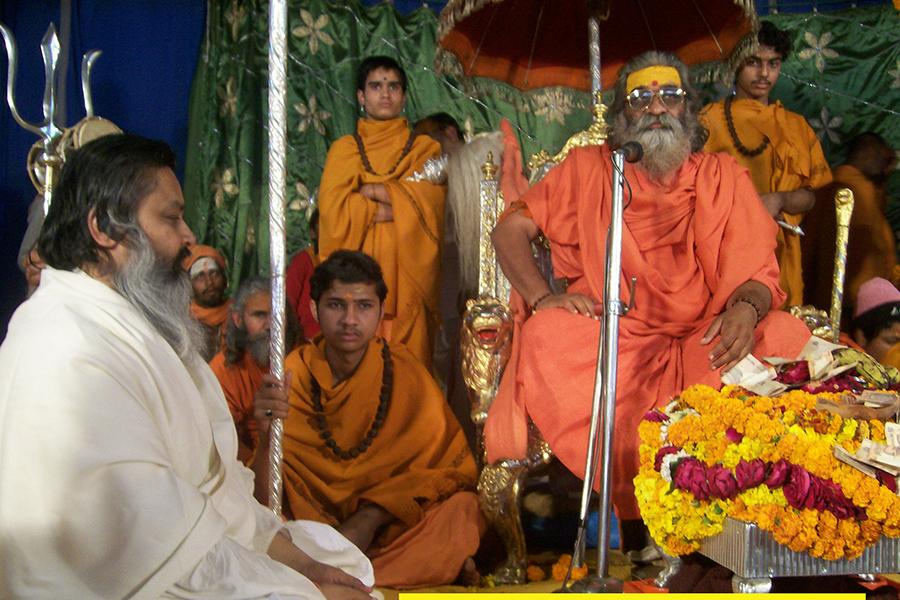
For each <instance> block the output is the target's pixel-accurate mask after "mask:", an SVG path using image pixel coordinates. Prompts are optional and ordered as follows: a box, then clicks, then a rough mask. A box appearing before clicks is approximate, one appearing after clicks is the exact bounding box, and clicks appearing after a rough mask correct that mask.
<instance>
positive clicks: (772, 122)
mask: <svg viewBox="0 0 900 600" xmlns="http://www.w3.org/2000/svg"><path fill="white" fill-rule="evenodd" d="M757 40H758V42H759V47H758V48H757V49H756V51H755V52H754V53H753V54H752V55H751V56H750V57H749V58H747V59H746V61H745V62H744V64H743V65H742V66H741V67H740V68H739V69H738V70H737V73H736V74H735V83H734V95H733V96H729V97H727V98H725V99H724V100H721V101H719V102H716V103H713V104H710V105H707V106H706V107H705V108H704V109H703V111H702V112H701V114H700V120H701V122H702V123H703V125H704V126H705V127H706V129H707V130H708V131H709V139H708V140H707V141H706V145H705V146H704V147H703V149H704V150H705V151H706V152H727V153H728V154H730V155H732V156H733V157H735V158H736V159H737V161H738V162H739V163H740V164H741V165H742V166H744V167H746V168H747V169H748V170H749V171H750V177H751V178H752V179H753V185H754V187H756V191H757V192H759V194H760V198H761V199H762V201H763V204H764V205H765V207H766V210H768V211H769V214H770V215H772V217H773V218H775V219H779V220H783V221H784V222H786V223H788V224H789V225H795V226H799V225H800V222H801V221H802V220H803V215H804V214H805V213H806V212H807V211H809V210H810V209H811V208H812V207H813V205H814V204H815V195H814V194H813V192H812V190H814V189H816V188H819V187H822V186H823V185H825V184H827V183H828V182H830V181H831V170H830V169H829V168H828V162H826V160H825V155H824V154H823V153H822V145H821V144H820V143H819V138H818V137H816V133H815V132H814V131H813V130H812V128H811V127H810V126H809V125H808V124H807V122H806V119H804V118H803V116H801V115H798V114H797V113H794V112H791V111H789V110H787V109H786V108H784V106H783V105H782V104H781V102H779V101H778V100H775V101H774V102H772V101H770V100H769V94H770V93H771V91H772V88H773V87H774V86H775V83H776V82H777V81H778V77H779V76H780V75H781V62H782V61H783V60H784V59H785V57H787V55H788V52H789V51H790V49H791V38H790V35H788V34H787V33H785V32H783V31H781V30H779V29H778V28H776V27H775V26H774V25H773V24H772V23H769V22H768V21H763V22H762V23H761V24H760V29H759V34H758V36H757ZM777 240H778V249H777V250H776V255H777V257H778V265H779V267H780V268H781V276H780V283H781V288H782V289H783V290H784V291H785V292H786V293H787V300H786V302H785V306H794V305H799V304H803V275H802V266H801V258H800V236H799V235H798V234H797V233H793V232H791V231H788V230H787V229H786V228H779V229H778V233H777Z"/></svg>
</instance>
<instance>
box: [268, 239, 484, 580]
mask: <svg viewBox="0 0 900 600" xmlns="http://www.w3.org/2000/svg"><path fill="white" fill-rule="evenodd" d="M311 287H312V298H313V312H314V313H315V315H316V318H317V319H318V320H319V325H320V326H321V327H322V335H321V336H319V337H318V338H316V340H315V342H314V343H313V344H308V345H306V346H303V347H301V348H300V349H298V350H297V351H296V352H293V353H291V354H290V356H288V358H287V359H286V360H285V365H284V366H285V372H286V373H288V376H287V379H288V382H289V383H288V385H289V386H290V392H289V394H286V393H285V391H284V388H283V387H282V386H281V385H279V384H278V382H277V381H276V380H275V379H274V378H273V377H271V376H270V375H266V376H265V377H264V382H265V383H266V384H267V385H265V386H264V387H262V388H261V389H260V392H259V393H258V394H257V397H256V408H255V415H256V419H257V421H258V422H259V423H260V446H259V449H258V451H257V454H258V456H262V455H263V454H262V453H263V452H265V455H267V454H268V443H269V442H268V425H269V422H270V420H271V418H273V417H279V418H282V419H285V422H284V441H283V447H284V493H285V512H286V513H287V514H289V515H293V518H302V519H310V520H314V521H321V522H324V523H329V524H332V525H334V526H335V527H336V528H337V529H338V531H339V532H341V533H342V534H343V535H344V536H346V537H347V539H349V540H350V541H351V542H353V543H354V544H356V545H357V547H359V548H360V549H361V550H362V551H363V552H365V553H366V554H367V555H368V556H369V557H370V558H371V559H372V565H373V567H374V568H375V583H376V585H378V586H383V587H397V588H413V587H422V586H428V585H441V584H446V583H451V582H453V581H454V580H456V579H457V578H458V577H462V578H463V579H464V580H465V581H466V582H467V583H472V582H473V581H472V580H473V578H477V572H476V571H475V564H474V562H473V560H472V557H473V555H474V554H475V551H476V550H477V549H478V545H479V542H480V539H481V534H482V533H483V531H484V526H485V525H484V519H483V517H482V515H481V512H480V510H479V508H478V498H477V496H476V495H475V494H474V493H473V492H472V490H473V489H474V487H475V482H476V479H477V469H476V467H475V461H474V459H473V457H472V453H471V451H470V450H469V447H468V445H467V443H466V439H465V436H464V435H463V432H462V430H461V429H460V427H459V423H458V422H457V421H456V419H455V418H454V417H453V414H452V413H451V412H450V407H449V406H448V405H447V402H446V401H445V400H444V398H443V397H442V396H441V393H440V390H439V389H438V387H437V384H436V383H435V382H434V380H433V379H432V378H431V376H430V375H429V373H428V372H427V371H426V370H425V368H424V367H423V366H422V365H421V364H420V363H419V362H418V361H417V360H416V359H415V358H414V357H413V356H412V354H411V353H410V352H409V351H408V350H406V349H405V348H404V347H403V346H401V345H399V344H396V343H388V342H386V341H385V340H384V339H382V338H379V337H377V336H376V331H377V330H378V324H379V322H380V320H381V318H382V316H383V314H384V310H385V308H384V299H385V297H386V295H387V293H388V290H387V287H386V285H385V282H384V279H383V276H382V274H381V269H380V268H379V267H378V263H376V262H375V261H374V260H373V259H372V258H371V257H369V256H367V255H365V254H363V253H362V252H352V251H348V250H339V251H337V252H334V253H333V254H332V255H331V256H330V257H329V258H328V259H327V260H325V261H324V262H323V263H322V264H320V265H319V266H318V267H316V270H315V272H314V274H313V277H312V280H311ZM288 396H289V401H288ZM256 489H257V497H258V498H259V495H260V494H263V495H265V494H267V493H268V471H267V470H266V469H256Z"/></svg>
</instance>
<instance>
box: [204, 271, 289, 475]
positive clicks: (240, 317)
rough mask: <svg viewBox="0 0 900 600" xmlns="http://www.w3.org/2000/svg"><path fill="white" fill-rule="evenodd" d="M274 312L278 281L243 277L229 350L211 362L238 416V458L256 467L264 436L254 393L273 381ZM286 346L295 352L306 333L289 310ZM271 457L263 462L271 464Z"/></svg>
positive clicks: (227, 333) (231, 323)
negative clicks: (255, 412)
mask: <svg viewBox="0 0 900 600" xmlns="http://www.w3.org/2000/svg"><path fill="white" fill-rule="evenodd" d="M271 314H272V286H271V283H270V281H269V279H268V278H265V277H250V278H248V279H245V280H244V281H242V282H241V285H240V286H239V287H238V289H237V291H236V292H235V293H234V296H232V299H231V307H230V310H229V314H228V319H227V321H226V326H225V349H224V350H222V351H221V352H219V353H218V354H216V355H215V356H214V357H213V359H212V360H211V361H209V367H210V369H212V372H213V373H214V374H215V376H216V378H217V379H218V380H219V383H220V384H221V385H222V391H223V392H224V393H225V401H226V402H228V409H229V410H230V411H231V416H232V418H233V419H234V426H235V429H237V436H238V460H239V461H241V462H242V463H244V464H245V465H246V466H248V467H250V468H254V467H253V457H254V454H255V451H256V446H257V440H258V436H259V430H258V425H257V423H256V419H254V418H253V398H254V395H255V394H256V392H257V391H258V390H259V388H260V386H261V385H262V384H263V383H264V382H268V383H275V381H274V379H273V380H271V381H269V379H268V378H267V374H268V372H269V328H270V325H271V323H270V321H271ZM285 324H286V331H285V350H286V352H285V353H286V354H287V353H289V352H290V351H291V350H292V349H293V348H294V346H295V345H296V341H297V339H298V338H299V337H300V328H299V326H298V323H297V319H296V317H295V316H294V314H293V313H292V312H291V311H286V312H285ZM268 464H269V463H268V460H265V461H263V467H261V468H268Z"/></svg>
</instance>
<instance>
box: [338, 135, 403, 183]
mask: <svg viewBox="0 0 900 600" xmlns="http://www.w3.org/2000/svg"><path fill="white" fill-rule="evenodd" d="M415 138H416V134H414V133H412V132H410V134H409V137H408V138H406V145H405V146H403V152H401V153H400V156H399V158H397V162H395V163H394V166H393V167H391V168H390V169H388V170H387V172H386V173H384V175H390V174H391V173H393V172H394V169H396V168H397V167H398V166H399V165H400V161H401V160H403V159H404V157H406V155H407V154H409V151H410V150H412V145H413V140H414V139H415ZM353 139H355V140H356V147H357V148H359V157H360V158H361V159H362V163H363V168H364V169H365V170H366V172H368V173H371V174H372V175H377V176H379V177H381V176H382V174H381V173H376V172H375V169H373V168H372V163H370V162H369V157H368V155H366V147H365V145H364V144H363V141H362V138H361V137H360V136H359V132H358V131H357V132H354V133H353Z"/></svg>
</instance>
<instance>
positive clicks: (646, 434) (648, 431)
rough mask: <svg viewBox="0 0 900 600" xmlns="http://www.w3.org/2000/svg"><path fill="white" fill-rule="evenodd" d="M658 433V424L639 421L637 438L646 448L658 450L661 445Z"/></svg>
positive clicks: (659, 429)
mask: <svg viewBox="0 0 900 600" xmlns="http://www.w3.org/2000/svg"><path fill="white" fill-rule="evenodd" d="M660 431H661V428H660V424H659V423H656V422H653V421H641V423H640V425H638V436H639V437H640V439H641V442H642V443H644V444H647V445H648V446H655V447H657V448H659V447H660V446H661V445H662V441H661V439H660Z"/></svg>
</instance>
